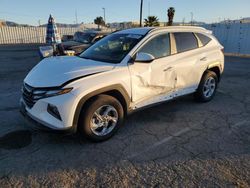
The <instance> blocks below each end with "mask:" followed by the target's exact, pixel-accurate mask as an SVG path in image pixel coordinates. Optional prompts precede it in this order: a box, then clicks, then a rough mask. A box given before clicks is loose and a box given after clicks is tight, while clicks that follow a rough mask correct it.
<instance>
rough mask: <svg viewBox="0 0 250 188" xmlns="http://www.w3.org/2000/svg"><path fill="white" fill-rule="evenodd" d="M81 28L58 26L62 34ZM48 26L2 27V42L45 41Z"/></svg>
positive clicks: (0, 39)
mask: <svg viewBox="0 0 250 188" xmlns="http://www.w3.org/2000/svg"><path fill="white" fill-rule="evenodd" d="M79 30H80V29H79V28H68V27H65V28H62V27H61V28H58V31H59V33H60V35H61V36H63V35H73V34H74V33H75V32H76V31H79ZM45 37H46V27H0V44H26V43H45Z"/></svg>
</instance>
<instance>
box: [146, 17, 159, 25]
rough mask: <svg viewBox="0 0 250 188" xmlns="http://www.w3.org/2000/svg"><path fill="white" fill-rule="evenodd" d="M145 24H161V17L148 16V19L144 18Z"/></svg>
mask: <svg viewBox="0 0 250 188" xmlns="http://www.w3.org/2000/svg"><path fill="white" fill-rule="evenodd" d="M144 25H145V27H154V26H159V25H160V24H159V19H158V18H157V16H148V18H147V19H144Z"/></svg>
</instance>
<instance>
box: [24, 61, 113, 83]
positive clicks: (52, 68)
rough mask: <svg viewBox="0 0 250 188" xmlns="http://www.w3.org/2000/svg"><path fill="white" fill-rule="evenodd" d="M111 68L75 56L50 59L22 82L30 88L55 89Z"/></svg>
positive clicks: (111, 65) (39, 65) (105, 64)
mask: <svg viewBox="0 0 250 188" xmlns="http://www.w3.org/2000/svg"><path fill="white" fill-rule="evenodd" d="M113 68H114V65H113V64H109V63H103V62H99V61H93V60H89V59H83V58H80V57H76V56H62V57H51V58H46V59H44V60H42V61H41V62H40V63H39V64H37V65H36V66H35V67H34V68H33V69H32V70H31V71H30V72H29V74H28V75H27V76H26V78H25V79H24V82H25V83H27V84H28V85H30V86H32V87H56V86H61V85H63V84H64V83H66V82H68V81H70V80H73V79H77V78H80V77H84V76H88V75H92V74H98V73H101V72H106V71H109V70H112V69H113Z"/></svg>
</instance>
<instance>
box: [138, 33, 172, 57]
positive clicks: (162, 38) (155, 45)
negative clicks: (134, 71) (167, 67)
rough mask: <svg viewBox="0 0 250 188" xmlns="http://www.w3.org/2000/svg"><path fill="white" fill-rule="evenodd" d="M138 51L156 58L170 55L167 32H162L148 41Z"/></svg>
mask: <svg viewBox="0 0 250 188" xmlns="http://www.w3.org/2000/svg"><path fill="white" fill-rule="evenodd" d="M139 52H143V53H148V54H151V55H153V56H154V57H155V58H156V59H157V58H161V57H166V56H169V55H170V39H169V34H162V35H159V36H156V37H154V38H153V39H151V40H150V41H148V42H147V43H146V44H145V45H144V46H143V47H142V48H141V49H140V50H139Z"/></svg>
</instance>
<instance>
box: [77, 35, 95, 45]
mask: <svg viewBox="0 0 250 188" xmlns="http://www.w3.org/2000/svg"><path fill="white" fill-rule="evenodd" d="M95 36H96V34H95V33H82V32H76V33H75V35H74V41H76V42H80V43H84V44H88V43H91V41H92V40H93V39H94V38H95Z"/></svg>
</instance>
